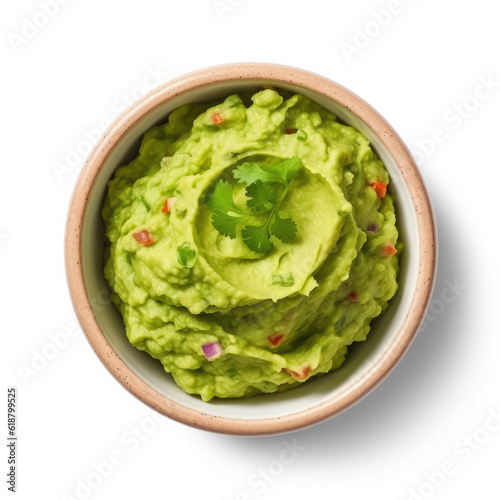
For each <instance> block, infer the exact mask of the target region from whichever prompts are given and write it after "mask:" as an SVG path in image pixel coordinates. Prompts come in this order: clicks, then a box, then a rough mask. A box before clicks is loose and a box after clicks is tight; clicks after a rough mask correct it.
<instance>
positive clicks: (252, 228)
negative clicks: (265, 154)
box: [207, 157, 304, 253]
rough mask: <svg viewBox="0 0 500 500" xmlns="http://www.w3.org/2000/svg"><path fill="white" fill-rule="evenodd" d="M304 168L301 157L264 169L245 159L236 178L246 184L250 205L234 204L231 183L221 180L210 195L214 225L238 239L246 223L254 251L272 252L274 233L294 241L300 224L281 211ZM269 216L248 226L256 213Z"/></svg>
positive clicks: (245, 234)
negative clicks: (237, 230) (293, 183)
mask: <svg viewBox="0 0 500 500" xmlns="http://www.w3.org/2000/svg"><path fill="white" fill-rule="evenodd" d="M303 167H304V165H303V163H302V160H301V159H300V158H297V157H293V158H288V159H287V160H284V161H282V162H280V163H278V164H276V165H273V166H271V167H267V168H266V169H263V168H261V167H260V166H259V165H258V164H257V163H256V162H245V163H242V164H241V165H239V166H238V167H236V168H235V169H234V171H233V175H234V178H235V179H236V180H237V181H238V182H239V183H242V184H243V183H244V184H246V185H247V187H246V196H247V198H248V201H247V208H248V209H249V210H246V209H243V208H240V207H238V206H237V205H236V203H234V199H233V188H232V186H231V184H229V183H228V182H226V181H223V180H220V181H219V182H218V183H217V184H216V186H215V190H214V192H213V193H212V194H211V195H210V197H209V198H208V201H207V203H208V206H209V207H210V208H211V209H212V225H213V226H214V227H215V229H217V231H219V233H220V234H222V235H224V236H229V237H230V238H236V229H237V228H238V226H240V225H244V227H243V229H242V230H241V236H242V238H243V242H244V243H245V245H246V246H247V247H248V248H249V249H250V250H252V251H253V252H257V253H261V252H268V251H269V250H271V249H272V247H273V245H272V243H271V235H272V236H275V237H276V238H278V239H279V240H281V241H282V242H283V243H291V242H292V241H293V240H294V238H295V236H296V234H297V224H296V223H295V222H294V221H293V220H292V219H289V218H287V219H282V218H281V217H280V215H279V210H280V208H281V204H282V203H283V200H284V199H285V198H286V195H287V193H288V190H289V189H290V186H291V184H292V182H293V180H294V179H295V178H296V177H297V176H298V175H299V173H300V171H301V169H302V168H303ZM264 215H266V216H267V217H266V220H265V222H264V223H263V224H260V225H249V224H248V225H247V223H248V222H250V221H251V219H254V218H255V217H256V216H257V217H259V216H262V217H263V216H264Z"/></svg>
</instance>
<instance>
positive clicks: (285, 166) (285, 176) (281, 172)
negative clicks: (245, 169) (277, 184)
mask: <svg viewBox="0 0 500 500" xmlns="http://www.w3.org/2000/svg"><path fill="white" fill-rule="evenodd" d="M303 166H304V164H303V163H302V160H301V159H300V158H297V156H293V157H292V158H288V160H283V161H282V162H281V163H277V164H276V165H273V166H272V167H268V168H267V169H266V171H267V172H268V173H269V174H272V175H276V176H277V177H280V179H282V180H283V181H285V182H287V181H291V180H292V179H295V178H296V177H297V176H298V175H299V173H300V171H301V170H302V167H303Z"/></svg>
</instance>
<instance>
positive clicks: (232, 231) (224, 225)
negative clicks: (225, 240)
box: [207, 180, 250, 238]
mask: <svg viewBox="0 0 500 500" xmlns="http://www.w3.org/2000/svg"><path fill="white" fill-rule="evenodd" d="M207 205H208V206H209V207H210V208H211V209H212V210H213V211H212V225H213V226H214V227H215V229H217V231H219V233H220V234H223V235H224V236H229V237H230V238H236V228H237V227H238V226H239V225H240V224H241V223H243V222H246V221H247V220H248V219H249V218H250V214H247V213H246V212H244V211H243V210H241V208H239V207H238V206H237V205H236V204H235V203H234V200H233V188H232V186H231V184H229V182H226V181H223V180H220V181H219V182H218V183H217V184H216V186H215V190H214V192H213V193H212V194H211V196H210V197H209V198H208V200H207Z"/></svg>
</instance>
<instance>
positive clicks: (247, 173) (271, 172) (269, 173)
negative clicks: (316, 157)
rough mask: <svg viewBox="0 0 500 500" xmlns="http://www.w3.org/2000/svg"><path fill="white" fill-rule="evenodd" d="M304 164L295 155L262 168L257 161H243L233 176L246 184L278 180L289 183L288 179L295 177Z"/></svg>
mask: <svg viewBox="0 0 500 500" xmlns="http://www.w3.org/2000/svg"><path fill="white" fill-rule="evenodd" d="M303 166H304V164H303V163H302V160H301V159H300V158H298V157H296V156H294V157H292V158H288V159H287V160H283V161H282V162H280V163H277V164H276V165H272V166H271V167H267V168H266V169H263V168H261V167H260V166H259V164H258V163H256V162H254V161H252V162H244V163H242V164H241V165H238V166H237V167H236V168H235V169H234V174H233V175H234V178H235V179H237V180H238V182H240V183H245V184H247V185H248V186H250V185H252V184H254V183H255V182H257V181H262V182H264V183H268V182H280V183H282V184H285V185H287V184H289V182H288V181H291V180H292V179H295V177H297V176H298V175H299V173H300V170H301V169H302V167H303Z"/></svg>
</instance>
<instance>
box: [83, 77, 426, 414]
mask: <svg viewBox="0 0 500 500" xmlns="http://www.w3.org/2000/svg"><path fill="white" fill-rule="evenodd" d="M265 83H266V82H263V81H258V82H257V81H255V82H252V81H234V82H224V83H216V84H214V85H211V86H209V87H203V88H200V89H197V90H194V91H191V92H189V93H187V94H185V95H182V96H178V97H176V98H173V99H171V100H169V101H168V102H166V103H164V104H163V105H162V106H160V107H159V108H157V109H155V110H154V111H153V112H151V113H150V114H149V115H147V116H146V117H144V118H143V119H142V121H140V123H138V124H136V126H134V127H132V128H131V129H130V130H129V131H128V132H127V134H126V136H125V137H124V138H123V139H122V140H121V142H120V143H119V144H118V145H117V146H116V147H115V149H114V150H113V152H112V153H111V155H110V156H109V157H108V159H107V161H106V163H105V164H104V166H103V168H102V170H101V172H100V174H99V176H98V177H97V179H96V181H95V184H94V187H93V190H92V193H91V196H90V198H89V201H88V204H87V209H86V212H85V216H84V221H83V233H82V265H83V273H84V279H85V284H86V287H87V291H88V295H89V298H90V300H91V303H92V305H93V309H94V314H95V316H96V319H97V321H98V323H99V325H100V327H101V329H102V331H103V332H104V335H105V336H106V338H107V340H108V342H109V343H110V344H111V346H112V347H113V349H114V350H115V351H116V352H117V354H118V355H119V356H120V358H121V359H122V360H123V361H124V362H125V363H126V364H127V366H128V367H129V368H130V369H131V370H132V371H133V372H134V373H136V374H137V375H138V376H139V377H140V378H141V379H142V380H144V381H145V382H146V383H147V384H148V385H150V386H151V387H152V388H153V389H154V390H155V391H157V392H159V393H160V394H163V395H165V396H166V397H168V398H169V399H171V400H173V401H176V402H177V403H179V404H182V405H184V406H187V407H190V408H193V409H195V410H198V411H200V412H203V413H206V414H209V415H216V416H223V417H228V418H244V419H261V418H271V417H280V416H285V415H288V414H290V413H295V412H299V411H303V410H306V409H308V408H310V407H313V406H316V405H318V404H321V403H322V402H324V401H326V400H328V399H330V398H333V397H335V396H338V395H339V394H340V393H342V392H344V391H345V390H346V389H347V388H349V386H351V385H352V384H356V383H359V382H361V381H362V380H364V379H367V378H369V377H370V376H371V374H372V373H373V371H374V370H375V369H376V367H377V365H378V364H379V363H380V362H381V360H382V358H383V354H384V352H385V350H386V349H387V347H388V346H389V345H390V344H391V342H392V341H393V340H394V338H395V337H396V335H397V333H398V331H399V329H400V327H401V325H402V323H403V321H404V318H405V316H406V313H407V311H408V309H409V307H410V302H411V299H412V296H413V293H414V290H415V287H416V282H417V275H418V257H419V235H418V228H417V218H416V213H415V207H414V205H413V202H412V199H411V196H410V193H409V190H408V187H407V185H406V182H405V180H404V178H403V176H402V174H401V172H400V171H399V169H398V167H397V165H396V163H395V160H394V159H393V157H392V156H391V155H390V154H389V153H388V151H387V149H386V148H385V147H384V146H383V144H382V143H381V141H380V140H379V139H378V138H377V136H376V135H375V134H374V133H373V131H372V130H370V129H369V128H368V127H367V126H366V124H364V123H363V122H362V121H361V120H360V119H359V118H357V117H356V116H355V115H354V114H352V113H351V112H350V111H348V110H347V109H345V108H344V107H342V106H340V105H338V104H336V103H334V102H332V101H330V100H329V99H328V98H326V97H324V96H321V95H319V94H316V93H315V92H312V91H310V90H307V89H303V88H301V87H298V86H294V85H289V84H287V85H284V84H279V85H277V84H276V83H275V82H272V81H269V82H267V83H268V84H269V85H275V86H276V87H277V88H282V89H286V90H290V91H292V92H299V93H302V94H304V95H306V96H307V97H309V98H311V99H313V100H314V101H316V102H317V103H319V104H320V105H322V106H324V107H325V108H326V109H329V110H330V111H332V112H333V113H335V114H336V115H337V116H338V117H339V118H340V120H342V121H343V122H344V123H347V124H349V125H351V126H353V127H354V128H356V129H357V130H359V131H360V132H362V133H363V134H364V135H365V136H366V137H367V138H368V139H369V140H370V142H371V143H372V146H373V148H374V149H375V150H376V152H377V153H378V155H379V156H380V158H381V159H382V161H383V162H384V163H385V165H386V167H387V169H388V171H389V174H390V176H391V183H390V189H391V190H392V193H393V194H394V196H395V198H396V203H397V205H396V209H397V217H398V227H399V228H400V238H401V239H402V241H403V242H404V245H405V247H404V251H403V252H402V254H401V258H400V266H401V271H400V276H399V280H398V281H399V290H398V293H397V295H396V296H395V297H394V298H393V299H392V301H391V304H390V307H389V308H388V310H387V311H386V313H385V314H384V315H383V316H382V317H380V318H377V319H376V320H375V321H374V322H373V323H372V329H371V332H370V334H369V335H368V338H367V340H366V341H364V342H361V343H357V344H354V345H353V346H351V348H350V350H349V355H348V357H347V360H346V362H345V363H344V365H343V366H342V367H341V368H340V369H339V370H336V371H334V372H332V373H329V374H327V375H324V376H322V377H319V378H317V379H315V380H312V381H309V382H307V383H306V384H304V385H303V386H300V387H298V388H296V389H292V390H290V391H286V392H284V393H279V394H268V395H261V396H256V397H252V398H248V399H239V400H238V399H236V400H231V399H228V400H221V399H214V400H212V401H211V402H204V401H202V400H201V399H200V398H198V397H196V396H190V395H188V394H186V393H185V392H184V391H182V390H181V389H180V388H179V387H178V386H177V385H176V383H175V382H174V380H173V378H172V377H171V376H170V375H169V374H167V373H166V372H165V371H164V370H163V367H162V365H161V363H160V362H159V361H156V360H154V359H152V358H151V357H150V356H149V355H147V354H146V353H143V352H141V351H139V350H137V349H136V348H135V347H133V346H132V345H131V344H130V343H129V342H128V339H127V337H126V335H125V329H124V325H123V321H122V318H121V316H120V314H119V313H118V312H117V310H116V309H115V308H114V306H113V305H112V304H111V303H109V300H106V296H109V295H108V292H107V290H108V285H107V283H106V281H105V279H104V275H103V267H104V239H103V234H104V227H103V222H102V219H101V209H102V204H103V201H104V198H105V194H106V183H107V181H108V180H109V179H110V178H111V177H112V175H113V172H114V171H115V169H116V168H117V167H119V166H120V165H122V164H124V163H126V162H128V161H130V160H131V159H132V158H133V157H134V156H135V155H136V154H137V151H138V147H139V144H140V141H141V138H142V135H143V134H144V132H145V131H146V130H147V129H149V128H150V127H152V126H154V125H156V124H159V123H164V122H165V121H166V120H167V117H168V114H169V113H170V112H171V111H172V110H174V109H175V108H177V107H179V106H180V105H182V104H185V103H190V102H206V101H212V100H215V99H221V98H224V97H226V96H228V95H230V94H233V93H238V92H244V91H249V90H256V89H258V88H262V85H263V84H265ZM101 242H102V243H101ZM96 245H97V246H96Z"/></svg>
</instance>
